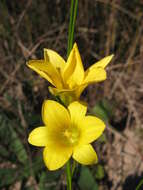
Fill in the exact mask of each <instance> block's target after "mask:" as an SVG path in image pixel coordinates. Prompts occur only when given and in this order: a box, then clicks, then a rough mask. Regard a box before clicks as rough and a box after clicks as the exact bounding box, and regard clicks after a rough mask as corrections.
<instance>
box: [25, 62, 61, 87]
mask: <svg viewBox="0 0 143 190" xmlns="http://www.w3.org/2000/svg"><path fill="white" fill-rule="evenodd" d="M27 66H28V67H30V68H31V69H33V70H34V71H36V72H37V73H38V74H39V75H40V76H42V77H43V78H45V79H46V80H48V81H49V82H50V83H51V84H52V85H54V86H56V87H58V88H62V79H61V76H60V73H59V72H58V71H57V70H56V69H55V68H54V66H53V65H52V64H51V63H50V62H45V61H44V60H31V61H29V62H28V64H27Z"/></svg>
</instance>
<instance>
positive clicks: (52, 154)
mask: <svg viewBox="0 0 143 190" xmlns="http://www.w3.org/2000/svg"><path fill="white" fill-rule="evenodd" d="M71 154H72V149H71V148H70V147H69V148H67V147H60V146H54V145H53V146H49V147H45V149H44V151H43V158H44V162H45V165H46V166H47V168H48V169H49V170H57V169H59V168H61V167H62V166H63V165H64V164H65V163H66V162H67V161H68V160H69V158H70V157H71Z"/></svg>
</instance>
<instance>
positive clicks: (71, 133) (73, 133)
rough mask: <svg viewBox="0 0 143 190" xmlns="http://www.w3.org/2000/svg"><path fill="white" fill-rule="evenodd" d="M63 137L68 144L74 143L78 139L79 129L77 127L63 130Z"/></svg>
mask: <svg viewBox="0 0 143 190" xmlns="http://www.w3.org/2000/svg"><path fill="white" fill-rule="evenodd" d="M64 137H66V140H67V141H68V142H69V143H70V144H72V145H73V144H76V143H77V142H78V139H79V131H78V129H77V128H75V127H74V128H70V129H66V130H65V131H64Z"/></svg>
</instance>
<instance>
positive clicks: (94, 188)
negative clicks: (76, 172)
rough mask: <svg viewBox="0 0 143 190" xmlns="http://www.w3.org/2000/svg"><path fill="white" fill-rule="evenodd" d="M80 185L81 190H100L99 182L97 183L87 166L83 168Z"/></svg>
mask: <svg viewBox="0 0 143 190" xmlns="http://www.w3.org/2000/svg"><path fill="white" fill-rule="evenodd" d="M78 184H79V186H80V188H81V190H85V189H86V190H98V184H97V182H96V181H95V179H94V177H93V175H92V173H91V171H90V170H89V169H88V168H87V167H85V166H82V168H81V173H80V178H79V181H78Z"/></svg>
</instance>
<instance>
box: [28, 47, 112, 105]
mask: <svg viewBox="0 0 143 190" xmlns="http://www.w3.org/2000/svg"><path fill="white" fill-rule="evenodd" d="M112 57H113V55H110V56H107V57H105V58H103V59H101V60H100V61H98V62H97V63H95V64H93V65H92V66H90V67H89V68H88V69H87V70H86V71H84V68H83V64H82V60H81V57H80V53H79V50H78V47H77V44H76V43H75V44H74V46H73V49H72V50H71V52H70V55H69V57H68V60H67V62H65V61H64V59H63V58H62V57H61V56H60V55H59V54H57V53H56V52H55V51H53V50H50V49H44V59H43V60H31V61H29V62H28V64H27V65H28V67H30V68H31V69H33V70H34V71H36V72H37V73H38V74H40V75H41V76H42V77H43V78H45V79H46V80H48V81H49V82H50V83H51V84H52V85H53V86H54V87H49V89H50V92H51V93H52V94H54V95H56V96H57V95H59V96H60V98H61V99H62V100H63V101H64V102H66V101H68V103H70V102H72V101H74V100H78V99H79V97H80V95H81V93H82V91H83V90H84V89H85V88H86V87H87V86H88V84H91V83H95V82H100V81H103V80H105V79H106V71H105V67H106V66H107V64H108V63H109V62H110V61H111V59H112Z"/></svg>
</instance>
